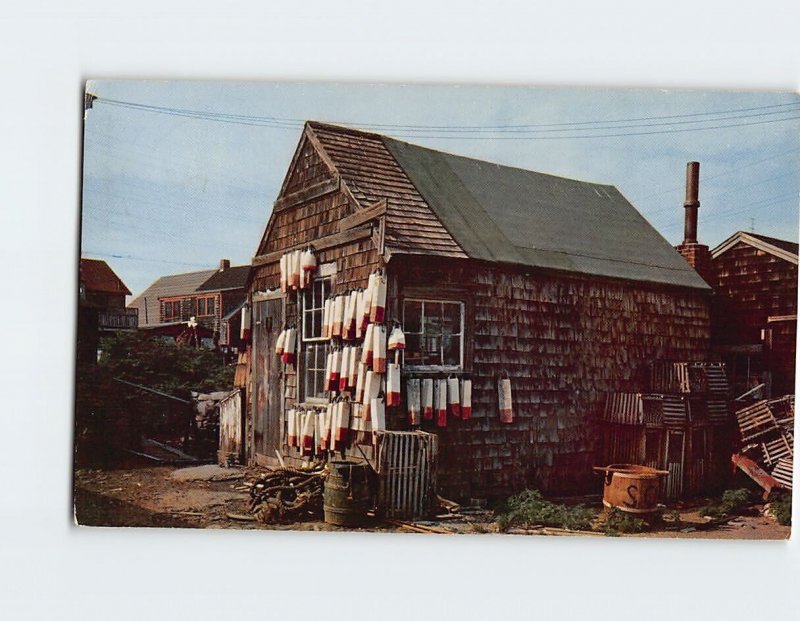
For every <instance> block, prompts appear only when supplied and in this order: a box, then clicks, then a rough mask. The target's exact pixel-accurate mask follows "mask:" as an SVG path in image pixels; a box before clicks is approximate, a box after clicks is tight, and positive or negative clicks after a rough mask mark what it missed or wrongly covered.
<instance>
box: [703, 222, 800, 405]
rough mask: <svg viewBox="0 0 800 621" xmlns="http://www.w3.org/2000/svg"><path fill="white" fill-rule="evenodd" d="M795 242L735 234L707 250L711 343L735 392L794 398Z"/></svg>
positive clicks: (795, 325) (795, 330) (748, 234)
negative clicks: (758, 387) (712, 296)
mask: <svg viewBox="0 0 800 621" xmlns="http://www.w3.org/2000/svg"><path fill="white" fill-rule="evenodd" d="M797 260H798V244H796V243H794V242H790V241H786V240H782V239H775V238H773V237H767V236H766V235H759V234H757V233H746V232H744V231H738V232H737V233H734V234H733V235H731V236H730V237H729V238H728V239H726V240H725V241H724V242H722V243H721V244H720V245H719V246H717V247H716V248H714V249H713V250H712V251H711V274H712V275H713V279H712V281H711V285H712V286H713V287H714V290H715V292H716V293H717V298H718V300H717V303H716V304H715V310H714V315H713V317H714V323H713V340H714V344H715V348H716V349H718V350H719V351H720V352H721V354H722V355H723V357H724V358H725V360H726V362H727V363H728V368H729V370H730V373H731V376H732V378H733V380H734V382H735V386H736V388H737V389H738V390H741V391H744V390H746V389H747V388H749V387H751V386H752V385H753V384H755V383H758V382H762V381H763V382H766V383H767V385H768V386H769V389H770V392H771V394H772V395H773V396H778V395H784V394H794V386H795V381H794V378H795V358H796V345H795V343H796V340H797V275H798V274H797Z"/></svg>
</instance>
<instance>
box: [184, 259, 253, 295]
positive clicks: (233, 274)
mask: <svg viewBox="0 0 800 621" xmlns="http://www.w3.org/2000/svg"><path fill="white" fill-rule="evenodd" d="M249 275H250V266H249V265H237V266H235V267H228V268H226V269H224V270H217V271H216V272H215V273H214V275H213V276H211V278H209V279H208V280H206V281H205V282H204V283H203V284H201V285H200V286H199V287H197V291H227V290H229V289H244V287H245V286H246V285H247V277H248V276H249Z"/></svg>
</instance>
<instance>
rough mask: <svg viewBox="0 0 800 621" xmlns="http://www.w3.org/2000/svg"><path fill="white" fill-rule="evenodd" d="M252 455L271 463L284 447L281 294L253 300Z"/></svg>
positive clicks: (259, 460)
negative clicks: (277, 351) (277, 348)
mask: <svg viewBox="0 0 800 621" xmlns="http://www.w3.org/2000/svg"><path fill="white" fill-rule="evenodd" d="M252 321H253V456H254V460H255V461H256V462H264V461H266V462H268V463H271V462H273V461H274V460H275V458H276V456H275V450H276V449H277V450H280V448H281V414H282V409H283V395H282V391H281V361H280V359H279V358H278V356H276V355H275V343H276V342H277V340H278V336H279V335H280V332H281V329H282V327H283V300H282V298H280V297H277V298H273V299H266V300H259V301H254V302H253V318H252Z"/></svg>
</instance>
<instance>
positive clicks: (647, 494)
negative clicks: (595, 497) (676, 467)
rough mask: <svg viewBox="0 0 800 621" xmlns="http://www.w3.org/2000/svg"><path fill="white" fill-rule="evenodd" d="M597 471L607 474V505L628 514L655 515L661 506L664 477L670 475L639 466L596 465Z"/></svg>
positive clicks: (604, 485) (605, 498)
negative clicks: (653, 513) (662, 478)
mask: <svg viewBox="0 0 800 621" xmlns="http://www.w3.org/2000/svg"><path fill="white" fill-rule="evenodd" d="M594 470H595V472H602V473H604V474H605V477H604V481H603V483H604V484H603V504H604V505H605V506H606V507H609V508H611V507H615V508H617V509H619V510H620V511H627V512H628V513H652V512H653V511H655V510H656V508H657V506H658V500H659V494H660V492H661V477H663V476H666V475H668V474H669V472H667V471H666V470H656V469H655V468H650V467H649V466H640V465H638V464H611V465H610V466H602V467H600V466H596V467H595V468H594Z"/></svg>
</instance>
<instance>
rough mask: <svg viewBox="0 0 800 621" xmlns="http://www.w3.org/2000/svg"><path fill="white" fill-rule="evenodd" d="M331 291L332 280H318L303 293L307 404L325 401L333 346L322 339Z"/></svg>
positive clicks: (304, 384)
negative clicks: (327, 372)
mask: <svg viewBox="0 0 800 621" xmlns="http://www.w3.org/2000/svg"><path fill="white" fill-rule="evenodd" d="M330 289H331V279H330V278H316V279H314V281H313V282H312V283H311V286H310V287H308V288H307V289H305V290H304V291H303V292H302V294H301V302H302V305H301V311H300V312H301V314H302V340H301V344H302V351H301V357H302V359H301V369H302V378H301V386H302V398H303V399H304V400H306V401H309V400H315V399H324V398H325V362H326V357H327V355H328V347H329V344H328V340H327V339H325V338H323V337H322V320H323V315H324V312H325V300H326V299H328V297H330Z"/></svg>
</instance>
